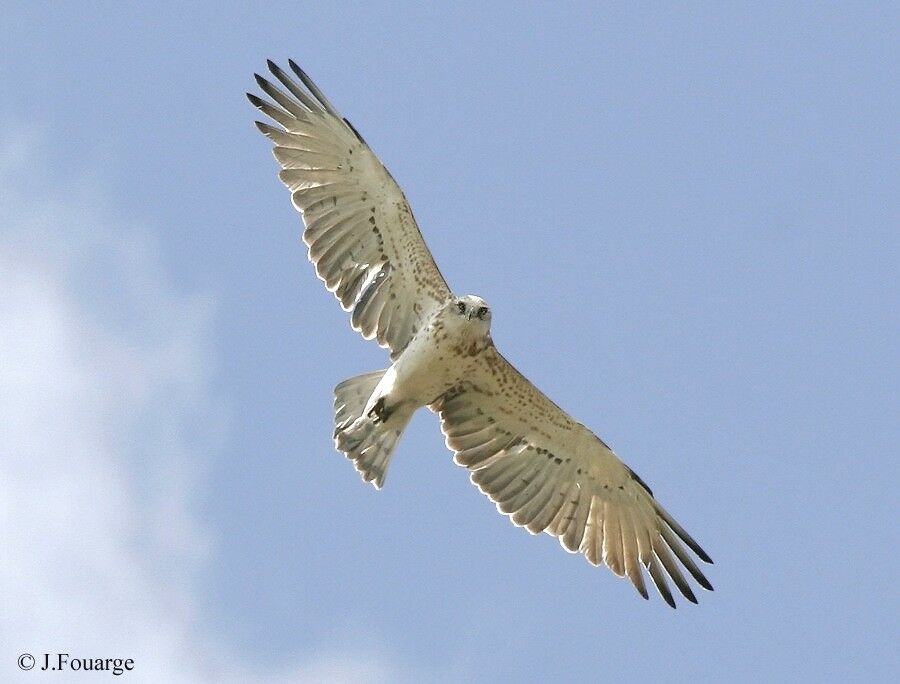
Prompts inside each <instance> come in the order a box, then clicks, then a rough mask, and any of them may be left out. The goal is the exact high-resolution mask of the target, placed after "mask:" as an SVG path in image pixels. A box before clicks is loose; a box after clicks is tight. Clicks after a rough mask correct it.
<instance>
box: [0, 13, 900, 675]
mask: <svg viewBox="0 0 900 684" xmlns="http://www.w3.org/2000/svg"><path fill="white" fill-rule="evenodd" d="M898 20H900V16H898V10H897V7H896V5H894V4H891V3H884V4H878V3H872V4H868V3H867V4H862V3H854V4H853V5H852V7H851V6H850V5H846V6H842V5H841V4H829V5H824V4H818V3H816V4H797V3H746V4H737V3H721V4H720V3H700V4H691V5H690V6H689V7H679V8H677V9H674V8H673V7H669V8H665V7H658V6H650V5H642V6H641V7H634V6H619V5H616V6H606V7H600V6H599V5H598V4H597V3H585V4H568V5H567V6H566V8H565V9H552V10H551V9H549V8H546V7H544V6H539V5H536V4H535V5H520V4H518V3H517V4H504V3H495V4H491V5H490V6H489V7H486V6H485V3H471V4H469V3H456V4H454V5H453V7H452V8H450V7H448V8H446V9H443V10H440V9H428V10H426V9H423V8H421V7H414V6H412V5H411V4H409V5H407V4H395V3H391V4H383V3H377V2H366V3H354V4H349V3H348V4H341V3H314V4H309V3H307V4H306V6H305V5H304V3H277V2H268V3H265V5H259V4H255V6H254V7H251V6H247V7H245V8H243V9H233V8H227V9H223V8H222V6H221V5H213V4H207V3H196V4H191V5H190V6H189V7H185V6H184V5H183V4H182V3H174V4H167V3H157V4H152V5H146V7H131V8H126V7H122V6H121V5H120V4H119V3H93V4H92V5H91V7H90V9H86V8H85V7H84V6H78V4H76V3H71V4H68V5H63V4H61V3H60V4H39V3H31V2H29V3H18V2H13V3H12V4H11V5H10V4H9V3H7V5H6V6H4V21H3V24H2V27H0V45H2V46H3V47H2V59H0V87H2V92H3V94H4V95H3V97H2V98H0V126H2V129H0V130H2V134H0V155H2V156H0V192H2V195H0V291H2V292H4V293H5V294H4V296H3V297H0V330H3V331H4V333H5V334H2V335H0V407H2V414H3V415H4V416H5V419H4V421H3V424H2V425H0V482H2V483H3V485H2V486H0V538H3V539H4V545H5V547H6V550H5V551H4V554H3V556H4V563H3V566H4V567H3V568H2V570H0V603H2V604H3V605H4V606H5V607H6V608H5V609H4V610H3V611H2V614H0V673H2V678H3V679H4V680H10V681H14V680H15V678H16V677H19V678H20V679H21V681H37V680H38V679H41V678H42V676H47V675H46V674H44V673H39V672H30V673H20V672H19V671H18V670H17V669H16V668H15V659H16V657H17V656H18V654H20V653H23V652H26V651H28V652H32V653H36V654H39V653H43V652H45V651H50V652H55V651H60V650H62V651H68V652H71V653H72V654H73V655H75V654H81V655H91V656H102V657H114V656H122V657H133V658H135V661H136V663H137V669H136V670H135V672H133V673H132V674H131V675H130V677H131V679H132V680H133V681H153V680H155V681H160V680H161V678H162V679H166V680H168V681H222V680H228V679H232V680H234V681H256V682H271V681H290V682H295V681H301V682H305V681H323V680H327V681H341V680H342V681H423V680H425V681H448V682H449V681H527V680H532V681H539V680H546V679H548V678H551V677H553V678H556V677H560V676H565V677H566V678H571V679H580V680H591V679H594V680H598V679H603V680H609V679H622V680H626V681H628V680H648V679H651V678H652V679H655V680H658V681H679V680H686V679H688V678H691V679H698V678H699V679H706V680H713V679H717V680H721V679H726V678H727V679H729V680H736V681H758V680H759V679H760V678H763V677H765V678H767V679H773V680H782V681H787V680H795V679H797V678H800V677H802V678H804V679H810V680H823V679H831V680H838V679H850V678H852V679H863V678H864V679H867V680H871V681H878V680H881V681H885V680H888V679H890V678H894V679H895V678H896V676H897V674H898V663H897V658H896V649H895V647H894V646H893V642H894V641H895V640H896V635H897V633H898V618H897V615H898V609H900V601H898V592H897V585H896V580H895V576H896V573H897V571H898V567H897V565H898V561H897V548H898V541H900V540H898V535H897V528H896V521H897V506H896V501H897V497H896V491H895V484H896V481H897V466H896V457H895V455H896V445H897V443H898V442H900V415H898V406H900V402H898V397H897V387H898V382H900V377H898V375H900V374H898V370H900V368H898V360H900V359H898V330H900V321H898V291H897V290H898V288H897V265H898V243H900V230H898V226H900V206H898V205H900V203H898V194H897V188H898V182H900V173H898V161H900V160H898V140H900V136H898V133H900V131H898V123H897V122H898V121H900V111H898V92H897V85H896V83H897V67H896V65H897V63H898V59H900V50H898V48H897V43H896V26H897V25H898ZM269 57H271V58H273V59H275V60H276V61H281V62H285V61H286V60H287V58H288V57H292V58H293V59H295V60H296V61H297V62H299V63H300V64H301V65H302V66H304V68H305V69H306V70H307V71H308V72H309V73H310V74H311V75H312V76H313V78H314V79H315V80H316V81H317V82H318V84H319V85H320V87H321V88H322V89H323V90H324V91H325V92H326V93H327V94H328V96H329V97H330V99H331V100H332V101H333V102H334V103H335V104H336V105H337V107H338V108H339V109H340V110H341V111H342V112H343V113H344V114H345V115H346V116H347V117H349V118H350V119H351V120H352V121H353V123H354V124H355V125H356V127H357V128H358V129H359V130H360V131H361V132H362V134H363V135H364V136H365V137H366V139H367V141H368V142H369V143H370V144H371V145H372V146H373V148H374V149H375V151H376V153H378V154H379V155H380V156H381V158H382V160H383V161H384V162H385V164H386V165H387V166H388V167H389V168H390V170H391V171H392V173H393V174H394V176H395V177H396V178H397V180H398V182H399V183H400V185H401V186H402V187H403V188H404V190H405V192H406V194H407V196H408V197H409V199H410V202H411V204H412V206H413V209H414V211H415V213H416V217H417V219H418V221H419V224H420V226H421V227H422V231H423V233H424V235H425V238H426V240H427V242H428V244H429V246H430V247H431V249H432V251H433V252H434V254H435V256H436V259H437V261H438V263H439V264H440V266H441V269H442V271H443V273H444V275H445V276H446V277H447V279H448V281H449V282H450V284H451V286H453V288H454V289H455V290H456V291H457V292H475V293H478V294H480V295H482V296H484V297H485V299H487V300H488V301H489V302H490V303H491V305H492V307H493V310H494V315H493V331H494V339H495V341H496V342H497V344H498V346H499V347H500V348H501V349H502V351H503V353H504V354H505V355H506V356H507V357H508V358H510V359H511V360H512V361H513V362H514V363H515V364H516V365H517V367H518V368H519V369H520V370H521V371H523V372H524V373H525V374H526V375H528V376H529V377H530V378H531V379H532V380H533V381H534V382H535V383H536V384H537V385H538V386H539V387H540V388H541V389H543V390H544V391H545V392H546V393H547V394H548V395H549V396H550V397H551V398H553V399H554V400H555V401H556V402H557V403H559V404H560V405H561V406H563V407H564V408H566V409H567V410H569V411H570V412H571V413H573V414H574V415H575V416H576V417H577V418H579V419H580V420H582V421H584V422H585V423H586V424H588V425H589V426H590V427H591V428H593V429H594V431H596V432H597V433H598V434H599V435H601V436H602V437H603V438H604V439H605V440H606V441H607V442H608V443H610V444H611V445H612V446H613V448H614V449H615V450H616V452H617V453H618V454H619V455H620V456H621V457H622V458H623V460H625V461H626V462H627V463H628V464H629V465H630V466H632V467H633V468H634V469H635V470H636V471H637V472H639V473H640V474H641V476H642V477H643V478H644V479H645V480H646V481H647V482H648V484H649V485H650V486H651V487H652V488H653V490H654V492H655V493H656V494H657V496H658V498H659V499H660V500H661V501H662V502H663V503H664V505H665V506H666V507H667V508H668V509H669V510H670V511H671V512H672V513H673V515H675V516H676V517H677V518H678V519H679V520H680V521H681V522H682V523H683V524H684V525H685V527H686V528H687V529H688V530H689V531H690V532H691V533H692V534H693V535H694V536H696V537H697V539H698V540H699V541H700V542H701V544H702V545H703V546H704V548H706V550H707V551H708V552H709V553H710V555H711V556H712V557H713V558H714V559H715V561H716V564H715V565H714V566H712V567H710V568H709V572H708V573H707V574H708V577H709V578H710V580H711V581H712V583H713V584H714V585H715V587H716V591H715V593H713V594H709V593H706V592H704V593H702V594H701V595H700V597H699V598H700V605H699V606H692V605H680V606H679V609H678V610H677V611H671V610H669V609H668V608H667V607H666V606H665V604H664V603H663V602H662V601H661V600H660V599H658V597H655V596H654V597H651V601H650V602H644V601H642V600H641V599H640V598H639V597H637V595H636V594H635V593H634V591H633V589H632V588H631V587H630V586H629V585H628V584H627V583H626V582H625V581H624V580H617V579H616V578H614V577H613V576H612V575H611V574H610V573H609V572H608V571H607V570H605V569H603V568H592V567H591V566H589V565H588V564H587V563H586V562H584V560H583V559H581V558H579V557H577V556H571V555H569V554H566V553H564V552H563V551H562V550H561V548H560V547H559V545H558V544H557V543H556V541H555V540H553V539H552V538H550V537H549V536H547V535H541V536H539V537H532V536H530V535H528V534H527V533H526V532H524V531H523V530H520V529H516V528H514V527H513V526H512V525H510V524H509V522H508V521H507V520H505V519H504V518H503V517H501V516H499V515H498V514H497V513H496V511H495V509H494V506H493V505H492V504H491V503H490V502H489V501H488V500H487V499H485V498H484V497H483V496H482V495H481V494H480V493H479V492H478V491H477V490H476V489H475V488H474V487H472V486H471V485H470V484H469V482H468V478H467V476H466V473H465V472H464V471H463V470H462V469H460V468H458V467H457V466H455V465H453V463H452V461H451V458H450V454H449V453H448V452H447V451H446V450H445V449H444V447H443V441H442V438H441V436H440V434H439V431H438V427H437V420H436V418H435V417H434V416H433V415H431V414H427V413H423V414H422V415H419V416H417V417H416V418H415V419H414V420H413V423H412V424H411V426H410V429H409V431H408V433H407V434H406V435H405V436H404V438H403V440H402V441H401V444H400V446H399V449H398V452H397V454H396V457H395V459H394V462H393V464H392V466H391V471H390V473H389V476H388V479H387V482H386V486H385V489H384V490H383V491H381V492H375V491H374V490H373V489H372V488H371V487H369V486H365V485H363V484H362V483H361V481H360V480H359V477H358V476H357V474H356V473H355V471H354V470H353V468H352V466H351V465H350V464H349V463H348V462H347V461H346V460H345V459H344V458H343V457H342V456H341V455H340V454H338V453H337V452H335V451H334V450H333V447H332V444H331V396H332V395H331V390H332V387H333V386H334V385H335V384H336V383H337V382H339V381H341V380H343V379H344V378H346V377H349V376H351V375H354V374H357V373H360V372H364V371H368V370H373V369H376V368H380V367H383V366H384V365H386V357H385V356H384V354H383V352H382V351H381V350H379V349H378V348H377V347H375V346H374V345H372V344H370V343H366V342H364V341H362V340H361V339H359V338H358V337H357V336H356V335H355V333H353V332H352V331H351V330H350V329H349V326H348V325H347V322H346V315H345V314H343V313H342V312H341V311H340V308H339V307H338V306H337V304H336V303H335V302H334V300H333V299H332V297H331V295H329V294H327V293H326V292H325V291H324V288H323V287H322V286H321V284H320V283H319V282H318V281H317V280H316V279H315V277H314V276H313V273H312V269H311V267H310V266H309V264H308V263H307V262H306V257H305V253H304V251H303V249H302V246H301V243H300V238H299V234H300V221H299V217H298V216H297V215H295V213H294V211H293V209H292V208H291V206H290V202H289V198H288V196H287V193H286V191H285V190H284V189H283V188H282V186H281V185H280V183H279V182H278V181H277V179H276V176H275V174H276V165H275V162H274V160H273V159H272V158H271V155H270V153H269V145H268V143H267V141H266V140H265V139H264V138H262V137H261V136H260V135H259V134H258V133H257V132H256V131H255V129H254V128H253V126H252V121H253V120H254V119H255V118H256V112H255V111H254V110H253V109H252V108H251V107H250V106H249V104H247V102H246V100H245V99H244V95H243V93H244V92H245V91H246V90H249V89H252V88H253V87H254V84H253V79H252V73H253V72H254V71H262V70H263V69H264V68H265V59H266V58H269ZM682 603H686V602H682Z"/></svg>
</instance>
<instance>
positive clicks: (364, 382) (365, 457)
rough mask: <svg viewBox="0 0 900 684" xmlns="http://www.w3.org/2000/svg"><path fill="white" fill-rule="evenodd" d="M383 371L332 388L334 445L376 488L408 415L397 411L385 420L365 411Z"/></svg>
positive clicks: (379, 483)
mask: <svg viewBox="0 0 900 684" xmlns="http://www.w3.org/2000/svg"><path fill="white" fill-rule="evenodd" d="M384 373H385V371H383V370H380V371H375V372H374V373H366V374H364V375H357V376H356V377H353V378H350V379H348V380H344V382H342V383H340V384H339V385H338V386H337V387H335V388H334V424H335V427H334V444H335V446H336V447H337V449H338V450H339V451H341V452H343V453H344V454H345V455H346V456H347V458H349V459H350V460H352V461H353V464H354V465H355V466H356V469H357V470H358V471H359V473H360V474H361V475H362V478H363V480H365V481H366V482H371V483H372V484H373V485H375V488H376V489H381V487H382V486H383V485H384V477H385V474H386V472H387V468H388V464H389V463H390V460H391V455H392V454H393V451H394V447H395V446H396V444H397V440H398V439H399V438H400V435H401V434H402V433H403V430H404V428H405V427H406V425H407V423H409V419H410V417H411V414H409V413H406V412H401V411H399V410H398V411H395V412H393V413H391V414H390V416H389V417H388V418H387V420H385V421H380V420H378V419H377V418H376V417H374V416H370V415H367V414H366V412H365V408H366V405H367V403H368V401H369V399H370V398H371V396H372V392H373V391H374V390H375V387H376V385H378V382H379V380H381V377H382V376H383V375H384Z"/></svg>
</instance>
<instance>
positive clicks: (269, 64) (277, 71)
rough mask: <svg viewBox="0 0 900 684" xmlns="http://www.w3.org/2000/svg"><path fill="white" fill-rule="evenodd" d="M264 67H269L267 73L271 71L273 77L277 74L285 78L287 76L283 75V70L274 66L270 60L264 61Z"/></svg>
mask: <svg viewBox="0 0 900 684" xmlns="http://www.w3.org/2000/svg"><path fill="white" fill-rule="evenodd" d="M266 66H267V67H269V71H271V72H272V73H273V74H274V75H275V76H278V75H279V74H283V75H285V76H287V74H285V73H284V69H282V68H281V67H280V66H278V65H277V64H275V62H273V61H272V60H271V59H267V60H266Z"/></svg>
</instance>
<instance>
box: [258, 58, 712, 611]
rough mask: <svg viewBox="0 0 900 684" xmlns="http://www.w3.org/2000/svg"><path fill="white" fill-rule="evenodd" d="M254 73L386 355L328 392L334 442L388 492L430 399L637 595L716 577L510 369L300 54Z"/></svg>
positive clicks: (525, 507) (465, 438)
mask: <svg viewBox="0 0 900 684" xmlns="http://www.w3.org/2000/svg"><path fill="white" fill-rule="evenodd" d="M268 65H269V70H270V72H271V73H272V75H273V76H274V79H275V80H276V81H277V82H278V84H279V85H276V84H274V83H273V82H272V81H270V80H267V79H266V78H263V77H262V76H259V75H257V76H256V81H257V83H258V85H259V87H260V88H261V90H262V91H263V93H264V94H265V95H267V96H268V97H269V98H270V99H269V100H265V99H262V98H260V97H257V96H256V95H253V94H248V98H249V99H250V102H251V103H252V104H253V105H254V106H255V107H256V108H258V109H259V110H260V111H261V112H262V113H263V114H265V115H266V116H267V117H268V118H269V119H271V120H272V121H273V122H274V123H275V124H277V126H273V125H271V124H268V123H262V122H257V124H256V125H257V127H258V128H259V130H260V131H261V132H262V133H263V134H264V135H265V136H266V137H267V138H269V139H270V140H271V141H272V143H273V144H274V154H275V158H276V160H278V163H279V164H280V165H281V169H282V170H281V172H280V173H279V177H280V178H281V181H282V182H283V183H284V184H285V185H286V186H287V187H288V189H289V190H290V192H291V200H292V201H293V204H294V207H296V209H297V210H298V211H299V212H300V214H301V216H302V217H303V224H304V227H305V228H304V231H303V240H304V242H305V243H306V245H307V247H308V248H309V259H310V261H311V262H312V263H313V265H314V266H315V268H316V274H317V275H318V276H319V278H320V279H322V280H323V281H324V282H325V286H326V287H327V288H328V290H329V291H331V292H333V293H334V295H335V296H336V297H337V299H338V300H339V301H340V303H341V306H342V307H343V308H344V309H345V310H347V311H349V312H351V318H350V321H351V325H352V326H353V328H354V329H355V330H357V331H359V332H360V333H361V334H362V335H363V337H365V338H366V339H373V338H374V339H375V340H377V342H378V343H379V344H380V345H381V346H383V347H386V348H387V349H388V350H389V351H390V359H391V362H392V363H391V365H390V366H389V367H388V368H386V369H383V370H379V371H374V372H372V373H366V374H364V375H359V376H356V377H353V378H350V379H349V380H345V381H344V382H342V383H340V384H339V385H338V386H337V387H336V388H335V402H334V404H335V405H334V408H335V427H334V439H335V445H336V447H337V449H338V450H340V451H341V452H343V453H344V454H345V455H346V456H347V457H348V458H349V459H350V460H352V461H353V463H354V465H355V466H356V468H357V470H359V472H360V473H361V474H362V477H363V479H364V480H366V481H367V482H372V483H373V484H374V485H375V486H376V487H378V488H381V486H382V485H383V483H384V478H385V475H386V472H387V469H388V465H389V463H390V458H391V455H392V454H393V451H394V448H395V446H396V444H397V440H398V439H399V437H400V435H401V434H402V433H403V430H404V428H405V427H406V425H407V423H408V422H409V420H410V418H411V416H412V414H413V413H414V412H415V411H416V410H417V409H419V408H421V407H423V406H427V407H429V408H430V409H431V410H432V411H435V412H437V413H438V414H439V415H440V420H441V430H442V431H443V433H444V436H445V441H446V444H447V447H448V448H449V449H450V450H451V451H453V452H454V460H455V461H456V463H458V464H459V465H461V466H464V467H465V468H467V469H468V470H469V471H470V472H471V480H472V482H473V483H474V484H475V485H476V486H477V487H478V488H479V489H480V490H481V491H482V492H484V493H485V494H486V495H487V496H488V497H490V498H491V500H493V501H494V502H495V503H496V505H497V508H498V510H499V511H500V512H502V513H504V514H505V515H507V516H509V517H510V519H511V520H512V521H513V523H515V524H516V525H519V526H522V527H525V528H526V529H527V530H528V531H529V532H531V533H534V534H536V533H538V532H546V533H548V534H551V535H553V536H555V537H557V538H558V539H559V541H560V544H561V545H562V546H563V548H565V549H566V550H567V551H570V552H573V553H578V552H580V553H582V554H584V556H585V557H586V558H587V560H588V561H589V562H590V563H592V564H594V565H601V564H605V565H606V566H607V567H608V568H609V569H610V570H612V572H614V573H615V574H616V575H619V576H620V577H621V576H626V577H628V579H629V580H630V581H631V583H632V584H633V585H634V587H635V589H636V590H637V591H638V592H639V593H640V594H641V596H643V597H644V598H647V597H648V592H647V587H646V583H645V579H644V573H646V574H647V575H648V576H649V577H650V580H651V581H652V583H653V585H654V586H655V587H656V589H657V591H658V592H659V594H660V595H661V596H662V597H663V599H664V600H665V601H666V602H667V603H668V604H669V605H670V606H672V607H673V608H674V607H675V600H674V597H673V595H672V591H671V589H670V587H669V582H671V583H673V584H674V585H675V586H676V587H677V588H678V590H679V591H680V592H681V594H682V595H683V596H684V597H685V598H687V599H688V600H689V601H691V602H693V603H696V602H697V599H696V596H695V594H694V591H693V590H692V588H691V584H690V583H689V581H688V579H687V577H686V576H685V573H687V575H689V576H690V577H691V578H692V579H693V580H694V581H695V582H696V583H697V584H699V585H700V586H701V587H703V588H704V589H707V590H710V591H711V590H712V585H711V584H710V583H709V581H708V580H707V579H706V577H705V576H704V575H703V572H702V571H701V570H700V568H699V567H698V565H697V562H696V561H695V560H694V558H695V557H696V558H698V559H700V560H701V561H703V562H706V563H711V562H712V560H711V559H710V558H709V556H708V555H707V554H706V552H705V551H703V549H702V548H701V547H700V545H699V544H698V543H697V542H696V541H695V540H694V539H693V537H691V536H690V535H689V534H688V533H687V532H686V531H685V530H684V528H683V527H682V526H681V525H679V524H678V523H677V522H676V521H675V519H674V518H673V517H672V516H671V515H670V514H669V513H668V512H667V511H666V510H665V509H664V508H663V507H662V506H661V505H660V503H659V502H658V501H657V500H656V498H655V497H654V496H653V493H652V492H651V490H650V488H649V487H648V486H647V485H646V484H645V483H644V481H643V480H642V479H641V478H640V477H638V476H637V475H636V474H635V473H634V471H632V470H631V469H630V468H629V467H628V466H626V465H625V464H624V463H623V462H622V461H621V460H619V458H618V457H617V456H616V455H615V454H614V453H613V452H612V450H611V449H610V448H609V447H608V446H607V445H606V444H605V443H604V442H603V441H602V440H601V439H600V438H598V437H597V436H596V435H594V434H593V433H592V432H591V431H590V430H589V429H588V428H587V427H585V426H584V425H582V424H581V423H579V422H578V421H576V420H575V419H573V418H572V417H571V416H569V415H568V414H567V413H565V412H564V411H563V410H562V409H561V408H559V407H558V406H557V405H556V404H554V403H553V402H552V401H551V400H550V399H548V398H547V397H546V396H545V395H544V394H543V393H542V392H541V391H540V390H538V389H537V388H536V387H535V386H534V385H533V384H532V383H531V382H530V381H529V380H528V379H527V378H525V377H524V376H523V375H522V374H521V373H519V372H518V371H517V370H516V369H515V368H514V367H513V366H512V365H511V364H510V363H509V362H508V361H507V360H506V359H505V358H504V357H503V356H502V355H501V354H500V352H499V351H497V349H496V347H495V346H494V343H493V340H492V339H491V334H490V323H491V315H492V312H491V309H490V307H489V306H488V304H487V303H486V302H485V301H484V300H483V299H481V298H480V297H478V296H476V295H465V296H457V295H455V294H453V292H452V291H451V290H450V288H449V286H448V285H447V282H446V281H445V280H444V277H443V276H442V275H441V273H440V271H439V270H438V267H437V265H436V264H435V261H434V258H433V257H432V255H431V252H430V251H429V250H428V247H427V246H426V245H425V241H424V240H423V238H422V234H421V232H420V231H419V227H418V225H417V224H416V221H415V218H414V217H413V213H412V210H411V209H410V206H409V203H408V202H407V200H406V197H405V196H404V195H403V192H402V191H401V189H400V188H399V186H398V185H397V183H396V182H395V181H394V179H393V177H392V176H391V174H390V173H389V172H388V171H387V169H385V167H384V166H383V165H382V163H381V162H380V161H379V159H378V158H377V157H376V156H375V154H374V153H373V152H372V150H371V149H370V148H369V146H368V145H367V144H366V142H365V140H364V139H363V138H362V136H361V135H360V134H359V133H358V132H357V131H356V129H355V128H354V127H353V126H352V125H351V124H350V122H349V121H348V120H347V119H345V118H344V117H342V116H341V115H340V114H339V113H338V111H337V110H336V109H335V108H334V106H333V105H332V104H331V103H330V102H329V101H328V99H327V98H326V97H325V96H324V94H323V93H322V92H321V91H320V90H319V88H318V87H317V86H316V85H315V84H314V83H313V81H312V80H311V79H310V78H309V76H307V75H306V73H305V72H304V71H303V70H302V69H300V68H299V67H298V66H297V65H296V64H295V63H294V62H293V61H289V62H288V65H289V67H290V70H291V72H293V73H292V74H289V73H287V72H286V71H284V70H282V69H281V68H280V67H278V66H277V65H275V64H274V63H272V62H271V61H270V62H269V63H268Z"/></svg>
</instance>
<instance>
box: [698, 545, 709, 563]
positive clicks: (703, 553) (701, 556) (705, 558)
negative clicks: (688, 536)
mask: <svg viewBox="0 0 900 684" xmlns="http://www.w3.org/2000/svg"><path fill="white" fill-rule="evenodd" d="M694 551H696V552H697V557H698V558H699V559H700V560H702V561H703V562H704V563H709V564H710V565H713V559H712V558H710V557H709V554H708V553H706V551H704V550H703V549H701V548H700V547H699V546H698V547H697V548H695V549H694Z"/></svg>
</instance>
